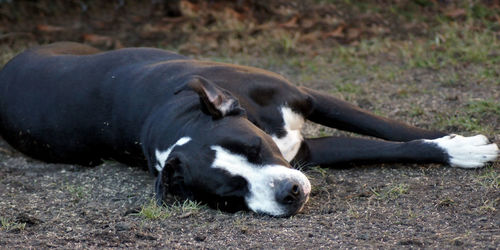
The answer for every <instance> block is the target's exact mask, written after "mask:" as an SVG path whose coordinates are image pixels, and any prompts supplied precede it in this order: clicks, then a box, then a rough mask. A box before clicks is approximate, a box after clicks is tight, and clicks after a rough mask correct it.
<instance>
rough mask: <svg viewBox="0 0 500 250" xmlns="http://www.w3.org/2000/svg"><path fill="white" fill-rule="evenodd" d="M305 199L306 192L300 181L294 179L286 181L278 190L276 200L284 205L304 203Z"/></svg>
mask: <svg viewBox="0 0 500 250" xmlns="http://www.w3.org/2000/svg"><path fill="white" fill-rule="evenodd" d="M303 199H304V192H303V191H302V188H301V187H300V185H299V183H296V182H294V181H284V182H282V183H280V185H279V187H278V189H277V190H276V200H277V201H278V202H279V203H281V204H283V205H288V206H293V205H298V204H301V203H302V201H303Z"/></svg>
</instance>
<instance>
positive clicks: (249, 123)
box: [0, 43, 499, 216]
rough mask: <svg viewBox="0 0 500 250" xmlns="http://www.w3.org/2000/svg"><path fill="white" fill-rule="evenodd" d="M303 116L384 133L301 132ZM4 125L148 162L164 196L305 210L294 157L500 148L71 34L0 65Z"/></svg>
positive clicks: (403, 156)
mask: <svg viewBox="0 0 500 250" xmlns="http://www.w3.org/2000/svg"><path fill="white" fill-rule="evenodd" d="M304 119H308V120H311V121H313V122H316V123H320V124H323V125H326V126H329V127H334V128H338V129H342V130H347V131H352V132H356V133H360V134H364V135H369V136H374V137H378V138H382V139H385V140H368V139H360V138H339V137H323V138H315V139H304V138H302V136H301V128H302V125H303V123H304ZM0 132H1V135H2V136H3V138H5V140H7V141H8V142H9V143H10V144H11V145H12V146H14V147H15V148H17V149H19V150H20V151H21V152H24V153H26V154H27V155H30V156H32V157H35V158H38V159H41V160H44V161H48V162H62V163H77V164H83V165H96V164H99V163H100V162H101V159H106V158H112V159H115V160H117V161H120V162H123V163H125V164H129V165H141V166H146V165H147V166H148V167H149V170H150V171H151V172H152V173H154V174H155V175H157V176H158V177H157V180H156V193H157V199H158V201H159V202H161V201H162V200H163V199H164V197H165V196H166V194H167V192H170V193H173V194H175V195H180V196H182V197H185V198H190V199H197V200H201V201H205V202H208V203H209V204H212V205H217V206H219V207H220V208H225V209H228V210H238V209H244V208H249V209H250V210H252V211H255V212H259V213H264V214H269V215H273V216H288V215H293V214H295V213H297V212H298V211H300V210H301V208H302V207H303V205H304V204H305V202H306V201H307V199H308V196H309V192H310V190H311V186H310V183H309V181H308V179H307V178H306V177H305V175H303V174H302V173H301V172H300V171H298V170H295V169H292V168H291V167H290V163H289V162H293V161H297V162H307V163H308V164H309V165H321V166H330V165H335V164H338V163H345V162H365V163H370V162H421V163H432V162H433V163H444V164H450V165H452V166H457V167H464V168H476V167H481V166H483V165H485V164H486V163H487V162H489V161H494V160H495V159H496V157H497V156H498V152H499V151H498V147H497V145H496V144H491V143H490V142H489V141H488V139H487V138H486V137H485V136H482V135H478V136H473V137H462V136H458V135H446V134H445V133H441V132H434V131H427V130H422V129H418V128H415V127H412V126H409V125H405V124H402V123H399V122H395V121H391V120H388V119H385V118H381V117H378V116H375V115H372V114H370V113H368V112H366V111H363V110H361V109H359V108H357V107H354V106H352V105H350V104H348V103H345V102H343V101H341V100H337V99H335V98H333V97H331V96H328V95H325V94H323V93H321V92H318V91H315V90H311V89H308V88H303V87H296V86H294V85H292V84H291V83H289V82H288V81H287V80H286V79H285V78H283V77H282V76H280V75H277V74H274V73H271V72H268V71H265V70H261V69H257V68H251V67H243V66H236V65H230V64H223V63H213V62H204V61H197V60H191V59H189V58H186V57H184V56H180V55H177V54H174V53H170V52H166V51H163V50H159V49H149V48H131V49H121V50H116V51H110V52H100V51H98V50H97V49H95V48H92V47H89V46H86V45H81V44H76V43H56V44H51V45H47V46H41V47H38V48H34V49H30V50H28V51H26V52H24V53H22V54H20V55H18V56H17V57H15V58H14V59H12V60H11V61H10V62H9V63H8V64H7V65H6V66H5V67H4V68H3V70H2V71H1V73H0Z"/></svg>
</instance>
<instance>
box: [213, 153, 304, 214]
mask: <svg viewBox="0 0 500 250" xmlns="http://www.w3.org/2000/svg"><path fill="white" fill-rule="evenodd" d="M211 149H212V150H214V151H215V152H216V154H215V159H214V162H213V163H212V168H220V169H224V170H226V171H227V172H229V173H230V174H231V175H235V176H241V177H243V178H245V180H246V181H247V182H248V184H249V187H248V189H249V191H250V192H249V194H248V195H247V196H246V197H245V201H246V203H247V206H248V208H250V209H251V210H252V211H254V212H258V213H265V214H269V215H273V216H281V215H284V214H285V213H286V209H285V208H284V207H283V205H281V204H280V203H278V202H277V201H276V198H275V196H276V193H275V192H276V188H275V185H278V183H279V182H282V181H286V180H291V181H293V182H294V183H297V184H298V185H300V187H301V188H302V191H303V193H304V194H305V196H306V197H308V195H309V192H310V191H311V183H310V182H309V180H308V179H307V177H306V176H305V175H304V174H303V173H301V172H300V171H298V170H296V169H291V168H287V167H285V166H281V165H264V166H260V165H256V164H252V163H250V162H249V161H248V160H247V159H246V158H245V157H244V156H241V155H238V154H234V153H232V152H230V151H229V150H227V149H224V148H223V147H221V146H211ZM306 201H307V200H306ZM304 204H305V201H304ZM302 205H303V204H302Z"/></svg>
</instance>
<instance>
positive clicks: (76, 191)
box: [64, 184, 89, 202]
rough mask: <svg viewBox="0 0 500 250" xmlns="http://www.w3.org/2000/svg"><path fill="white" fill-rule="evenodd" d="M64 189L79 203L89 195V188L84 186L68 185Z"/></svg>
mask: <svg viewBox="0 0 500 250" xmlns="http://www.w3.org/2000/svg"><path fill="white" fill-rule="evenodd" d="M64 189H66V191H68V192H69V193H70V194H71V196H72V197H73V198H74V201H75V202H79V201H80V200H82V199H85V198H86V197H87V196H88V195H89V194H88V190H87V188H85V187H84V186H78V185H70V184H67V185H65V186H64Z"/></svg>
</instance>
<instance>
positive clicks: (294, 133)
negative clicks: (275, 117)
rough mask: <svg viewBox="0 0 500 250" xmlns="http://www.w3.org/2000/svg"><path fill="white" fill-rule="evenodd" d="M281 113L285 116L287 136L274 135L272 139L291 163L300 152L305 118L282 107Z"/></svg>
mask: <svg viewBox="0 0 500 250" xmlns="http://www.w3.org/2000/svg"><path fill="white" fill-rule="evenodd" d="M280 111H281V114H282V115H283V121H284V123H285V124H284V129H285V131H286V135H285V136H283V137H281V138H278V137H277V136H276V135H273V136H272V138H273V140H274V142H275V143H276V145H278V148H279V149H280V151H281V154H282V155H283V157H285V159H286V160H287V161H291V160H293V158H294V157H295V155H296V154H297V152H298V151H299V148H300V144H301V143H302V133H301V129H302V126H303V125H304V117H302V116H301V115H300V114H297V113H295V112H293V111H292V109H291V108H289V107H284V106H282V107H281V110H280Z"/></svg>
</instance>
